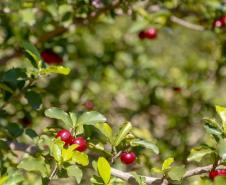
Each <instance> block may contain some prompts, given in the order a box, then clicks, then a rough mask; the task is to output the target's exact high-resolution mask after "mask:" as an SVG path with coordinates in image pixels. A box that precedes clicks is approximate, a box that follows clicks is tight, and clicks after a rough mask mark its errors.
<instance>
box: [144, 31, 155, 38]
mask: <svg viewBox="0 0 226 185" xmlns="http://www.w3.org/2000/svg"><path fill="white" fill-rule="evenodd" d="M145 37H146V38H148V39H155V38H156V37H157V30H156V29H155V28H149V29H148V30H146V31H145Z"/></svg>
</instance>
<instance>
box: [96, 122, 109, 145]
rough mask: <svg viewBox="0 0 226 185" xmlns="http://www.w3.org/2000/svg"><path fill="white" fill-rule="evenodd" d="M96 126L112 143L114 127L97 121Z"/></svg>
mask: <svg viewBox="0 0 226 185" xmlns="http://www.w3.org/2000/svg"><path fill="white" fill-rule="evenodd" d="M95 127H96V128H97V129H98V130H99V131H100V132H101V134H103V135H104V136H105V137H106V138H107V139H108V141H109V142H110V143H112V140H113V138H112V129H111V127H110V126H109V125H108V124H107V123H97V124H95Z"/></svg>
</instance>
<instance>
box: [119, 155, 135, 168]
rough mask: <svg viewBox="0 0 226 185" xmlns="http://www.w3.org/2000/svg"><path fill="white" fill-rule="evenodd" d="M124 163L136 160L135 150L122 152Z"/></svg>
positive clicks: (121, 156) (121, 157)
mask: <svg viewBox="0 0 226 185" xmlns="http://www.w3.org/2000/svg"><path fill="white" fill-rule="evenodd" d="M120 159H121V161H122V163H124V164H126V165H128V164H132V163H133V162H134V161H135V160H136V154H135V153H133V152H122V153H121V155H120Z"/></svg>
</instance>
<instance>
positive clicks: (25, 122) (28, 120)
mask: <svg viewBox="0 0 226 185" xmlns="http://www.w3.org/2000/svg"><path fill="white" fill-rule="evenodd" d="M20 123H21V124H22V125H23V126H24V127H28V126H30V125H31V123H32V121H31V118H29V117H26V116H25V117H23V118H22V119H21V120H20Z"/></svg>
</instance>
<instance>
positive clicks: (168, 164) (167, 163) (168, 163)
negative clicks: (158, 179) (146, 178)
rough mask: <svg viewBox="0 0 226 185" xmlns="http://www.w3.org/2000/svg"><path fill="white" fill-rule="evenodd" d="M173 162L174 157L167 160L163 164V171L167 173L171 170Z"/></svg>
mask: <svg viewBox="0 0 226 185" xmlns="http://www.w3.org/2000/svg"><path fill="white" fill-rule="evenodd" d="M173 162H174V158H172V157H170V158H168V159H166V160H165V161H164V162H163V164H162V171H166V170H168V169H170V168H171V165H172V164H173Z"/></svg>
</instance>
